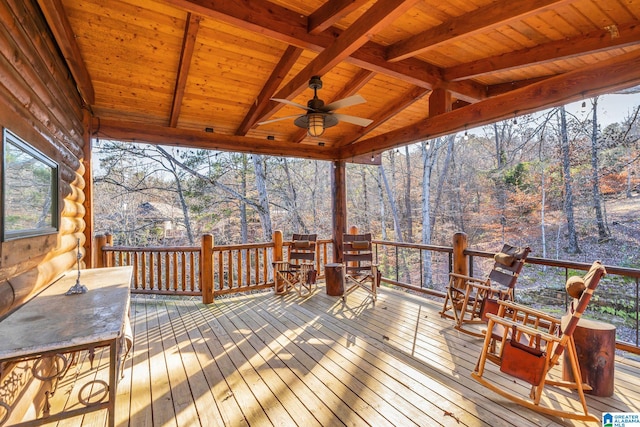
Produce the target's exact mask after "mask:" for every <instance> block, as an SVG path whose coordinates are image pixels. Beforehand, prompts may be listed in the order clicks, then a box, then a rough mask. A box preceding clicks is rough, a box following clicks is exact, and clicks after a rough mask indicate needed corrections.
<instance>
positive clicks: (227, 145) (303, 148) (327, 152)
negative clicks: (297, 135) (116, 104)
mask: <svg viewBox="0 0 640 427" xmlns="http://www.w3.org/2000/svg"><path fill="white" fill-rule="evenodd" d="M92 129H96V131H95V133H94V136H96V137H99V138H103V139H113V140H117V141H132V142H139V143H143V144H159V145H168V146H173V147H186V148H198V149H205V150H219V151H231V152H236V153H251V154H265V155H270V156H286V157H297V158H309V159H315V160H335V159H337V157H336V150H334V149H332V148H330V147H326V148H325V147H319V146H317V145H310V144H292V143H291V142H282V141H270V140H267V139H260V138H251V137H247V136H237V135H222V134H216V133H208V132H203V131H201V130H192V129H179V128H172V127H167V126H157V125H148V124H141V123H134V122H125V121H115V120H104V119H103V120H99V119H96V118H94V119H93V122H92Z"/></svg>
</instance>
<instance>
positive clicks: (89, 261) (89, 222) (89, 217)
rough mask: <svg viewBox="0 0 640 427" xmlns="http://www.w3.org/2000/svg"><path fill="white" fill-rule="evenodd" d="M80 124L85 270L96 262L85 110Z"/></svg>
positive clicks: (88, 136)
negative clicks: (82, 143) (82, 144)
mask: <svg viewBox="0 0 640 427" xmlns="http://www.w3.org/2000/svg"><path fill="white" fill-rule="evenodd" d="M82 124H83V126H84V135H83V138H82V139H83V142H84V146H83V147H82V154H83V159H82V164H83V165H84V173H83V174H82V178H83V180H84V189H83V191H84V202H83V203H82V205H83V206H84V231H83V232H84V249H85V254H84V265H85V267H86V268H94V267H95V266H96V261H95V259H94V257H95V256H96V254H95V252H96V251H95V248H94V241H93V176H92V175H93V166H92V162H91V116H90V115H89V112H88V111H87V110H86V109H85V110H83V120H82Z"/></svg>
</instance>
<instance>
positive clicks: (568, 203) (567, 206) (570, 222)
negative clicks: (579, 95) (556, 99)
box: [560, 106, 580, 254]
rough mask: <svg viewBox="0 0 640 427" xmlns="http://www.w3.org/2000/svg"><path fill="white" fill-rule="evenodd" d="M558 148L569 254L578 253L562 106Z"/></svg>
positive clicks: (564, 116)
mask: <svg viewBox="0 0 640 427" xmlns="http://www.w3.org/2000/svg"><path fill="white" fill-rule="evenodd" d="M560 148H561V150H562V172H563V175H564V196H565V199H564V211H565V215H566V217H567V229H568V232H569V248H568V251H569V253H572V254H578V253H580V247H579V246H578V237H577V234H576V224H575V221H574V219H573V190H572V181H571V162H570V159H569V136H568V135H567V115H566V111H565V109H564V106H562V107H560Z"/></svg>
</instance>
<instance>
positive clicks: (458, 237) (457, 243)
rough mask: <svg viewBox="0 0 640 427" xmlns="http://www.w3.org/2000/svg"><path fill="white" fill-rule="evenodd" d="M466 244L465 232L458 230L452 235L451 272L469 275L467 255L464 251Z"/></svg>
mask: <svg viewBox="0 0 640 427" xmlns="http://www.w3.org/2000/svg"><path fill="white" fill-rule="evenodd" d="M467 245H468V241H467V235H466V234H465V233H461V232H458V233H455V234H454V235H453V272H454V273H457V274H464V275H465V276H468V275H469V257H468V256H467V255H465V253H464V251H465V250H466V249H467Z"/></svg>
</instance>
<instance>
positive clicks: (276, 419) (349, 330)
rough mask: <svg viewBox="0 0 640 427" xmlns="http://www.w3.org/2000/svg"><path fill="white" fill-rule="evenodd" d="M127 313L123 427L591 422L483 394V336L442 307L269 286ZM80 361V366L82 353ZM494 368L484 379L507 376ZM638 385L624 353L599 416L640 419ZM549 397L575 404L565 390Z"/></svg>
mask: <svg viewBox="0 0 640 427" xmlns="http://www.w3.org/2000/svg"><path fill="white" fill-rule="evenodd" d="M131 307H132V310H131V313H132V314H131V315H132V319H131V320H132V328H133V333H134V337H135V338H134V346H133V348H132V351H131V355H130V357H129V358H128V359H127V361H126V363H125V371H124V377H123V379H122V380H121V382H120V383H119V388H118V397H117V402H116V420H117V425H118V426H131V427H138V426H171V425H173V426H189V427H190V426H198V425H200V426H207V427H208V426H233V427H235V426H246V425H250V426H270V425H274V426H275V425H278V426H303V427H308V426H340V425H345V426H366V425H374V426H384V425H389V426H409V425H419V426H437V425H443V426H474V427H475V426H492V427H499V426H513V425H518V426H523V427H535V426H545V427H547V426H581V425H595V424H593V423H592V424H586V423H582V422H576V421H571V420H563V419H560V418H556V417H550V416H544V415H542V414H539V413H537V412H534V411H530V410H528V409H525V408H523V407H521V406H519V405H516V404H514V403H511V402H509V401H507V400H505V399H503V398H501V397H500V396H497V395H495V394H494V393H492V392H491V391H489V390H487V389H486V388H484V387H483V386H481V385H480V384H479V383H477V382H476V381H474V380H473V379H472V378H471V377H470V373H471V371H472V370H473V369H474V366H475V364H476V361H477V357H478V353H479V351H480V348H481V344H482V342H481V340H480V339H478V338H473V337H470V336H468V335H466V334H462V333H460V332H459V331H456V330H455V329H453V327H452V322H451V321H450V320H448V319H443V318H441V317H440V315H439V314H438V311H439V309H440V305H439V304H438V303H437V302H434V301H430V300H427V299H424V298H422V297H419V296H414V295H409V294H407V293H404V292H400V291H395V290H391V289H387V288H383V289H382V290H381V292H380V294H379V297H378V302H377V303H376V304H375V306H374V305H373V304H372V303H371V301H370V300H369V299H368V298H367V296H366V295H365V293H364V292H361V291H356V292H355V293H353V294H351V295H350V296H349V297H348V298H347V301H346V303H343V302H342V300H341V299H340V298H336V297H330V296H327V295H326V293H325V291H324V288H323V287H322V286H321V287H320V288H319V289H318V290H317V291H316V293H315V294H314V295H313V296H311V297H310V298H306V299H303V298H299V297H298V296H297V295H295V294H294V293H291V294H289V295H285V296H275V295H273V294H272V293H270V292H265V293H259V294H253V295H245V296H236V297H228V298H220V299H216V302H215V303H214V304H211V305H208V306H206V305H203V304H201V303H200V302H199V300H198V299H197V298H195V297H189V298H181V299H177V298H162V297H153V296H134V297H133V298H132V304H131ZM96 362H98V358H96ZM79 363H80V365H79V367H78V368H77V371H78V372H83V370H85V368H86V363H87V361H86V357H84V358H82V359H81V360H80V361H79ZM100 364H101V365H102V364H104V361H101V362H100ZM490 365H491V364H488V365H487V369H488V370H489V371H490V372H489V373H487V375H491V372H492V371H493V372H495V371H497V368H496V367H495V366H490ZM74 369H75V368H74ZM554 369H555V371H554V375H556V376H561V369H560V367H556V368H554ZM105 370H106V369H105ZM83 375H85V374H83ZM89 375H95V373H94V374H89ZM639 377H640V362H639V361H638V360H637V359H636V360H634V359H631V358H626V357H624V355H617V356H616V379H615V381H616V382H615V391H614V396H612V397H594V396H588V397H587V403H588V405H589V410H590V412H591V413H593V414H594V415H596V416H598V417H599V416H600V415H601V412H603V411H615V412H640V390H639V389H638V388H637V386H636V384H637V381H638V378H639ZM65 381H68V380H66V379H65ZM500 381H501V384H502V386H503V387H505V388H510V389H512V390H514V391H519V392H525V391H526V390H527V388H528V386H525V385H524V384H521V383H518V382H515V381H512V380H509V379H503V380H500ZM65 387H73V384H72V383H69V384H66V383H65ZM547 389H549V390H553V388H552V387H548V388H546V389H545V390H547ZM56 398H58V399H62V397H61V396H57V397H56ZM544 399H545V402H548V403H550V404H552V405H555V406H564V407H576V408H577V405H578V402H577V401H576V399H575V394H572V393H570V392H568V391H560V392H553V393H551V392H549V393H547V392H545V397H544ZM102 412H105V411H102ZM105 421H106V416H105V415H104V414H102V416H101V417H100V416H93V415H92V416H91V417H89V416H85V419H84V420H80V421H78V420H69V422H68V423H60V424H59V425H60V426H62V425H69V426H75V425H83V426H94V425H95V426H103V425H104V424H105Z"/></svg>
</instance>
